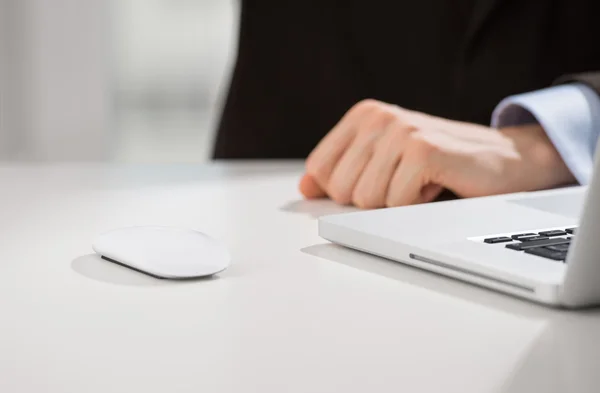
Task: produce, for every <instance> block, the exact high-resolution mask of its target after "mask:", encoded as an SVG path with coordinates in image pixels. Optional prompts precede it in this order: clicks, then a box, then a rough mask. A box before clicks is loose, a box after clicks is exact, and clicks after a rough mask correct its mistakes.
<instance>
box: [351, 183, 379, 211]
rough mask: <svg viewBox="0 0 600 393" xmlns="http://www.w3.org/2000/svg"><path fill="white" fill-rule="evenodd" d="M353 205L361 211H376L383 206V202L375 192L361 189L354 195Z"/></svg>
mask: <svg viewBox="0 0 600 393" xmlns="http://www.w3.org/2000/svg"><path fill="white" fill-rule="evenodd" d="M352 204H353V205H354V206H356V207H358V208H361V209H376V208H379V207H382V206H383V201H380V200H379V198H378V196H377V195H376V194H375V193H374V192H372V191H368V190H365V189H364V188H361V187H359V188H358V189H357V190H355V192H354V193H353V194H352Z"/></svg>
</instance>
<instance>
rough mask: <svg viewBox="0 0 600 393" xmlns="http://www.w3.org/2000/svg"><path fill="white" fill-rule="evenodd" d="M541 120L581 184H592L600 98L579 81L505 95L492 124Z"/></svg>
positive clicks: (520, 123)
mask: <svg viewBox="0 0 600 393" xmlns="http://www.w3.org/2000/svg"><path fill="white" fill-rule="evenodd" d="M531 123H539V124H540V125H541V126H542V127H543V128H544V130H545V131H546V134H547V135H548V138H550V140H551V141H552V143H553V144H554V147H555V148H556V150H557V151H558V153H559V154H560V156H561V157H562V159H563V161H564V162H565V164H566V165H567V167H568V168H569V170H570V171H571V173H572V174H573V176H575V178H576V179H577V181H578V182H579V183H580V184H588V183H589V181H590V179H591V175H592V168H593V162H594V153H595V149H596V141H597V140H598V135H599V134H600V99H599V98H598V95H597V94H596V93H595V92H594V90H592V89H591V88H590V87H588V86H586V85H584V84H580V83H576V84H570V85H561V86H555V87H551V88H548V89H544V90H538V91H534V92H531V93H525V94H520V95H516V96H511V97H508V98H506V99H504V100H503V101H502V102H500V104H499V105H498V106H497V107H496V109H495V110H494V113H493V115H492V127H495V128H502V127H510V126H518V125H524V124H531Z"/></svg>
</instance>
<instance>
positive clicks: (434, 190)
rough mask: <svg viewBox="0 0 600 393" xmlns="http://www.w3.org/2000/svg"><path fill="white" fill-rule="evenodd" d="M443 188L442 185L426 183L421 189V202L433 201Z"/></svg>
mask: <svg viewBox="0 0 600 393" xmlns="http://www.w3.org/2000/svg"><path fill="white" fill-rule="evenodd" d="M443 190H444V187H442V186H440V185H438V184H427V185H426V186H425V187H423V189H422V190H421V202H422V203H429V202H433V201H434V200H435V199H436V198H437V197H438V196H439V195H440V194H441V193H442V191H443Z"/></svg>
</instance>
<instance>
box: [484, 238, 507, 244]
mask: <svg viewBox="0 0 600 393" xmlns="http://www.w3.org/2000/svg"><path fill="white" fill-rule="evenodd" d="M484 242H486V243H488V244H497V243H506V242H512V239H511V238H510V237H506V236H502V237H491V238H489V239H485V240H484Z"/></svg>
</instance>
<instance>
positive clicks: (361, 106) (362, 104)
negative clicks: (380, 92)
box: [351, 98, 383, 112]
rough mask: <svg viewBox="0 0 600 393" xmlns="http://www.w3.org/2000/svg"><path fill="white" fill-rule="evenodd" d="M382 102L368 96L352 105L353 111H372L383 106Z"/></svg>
mask: <svg viewBox="0 0 600 393" xmlns="http://www.w3.org/2000/svg"><path fill="white" fill-rule="evenodd" d="M382 105H383V104H382V103H381V102H380V101H377V100H374V99H372V98H366V99H364V100H361V101H359V102H357V103H356V104H354V106H353V107H352V109H351V110H352V111H361V112H370V111H373V110H376V109H379V108H381V107H382Z"/></svg>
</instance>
